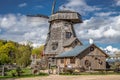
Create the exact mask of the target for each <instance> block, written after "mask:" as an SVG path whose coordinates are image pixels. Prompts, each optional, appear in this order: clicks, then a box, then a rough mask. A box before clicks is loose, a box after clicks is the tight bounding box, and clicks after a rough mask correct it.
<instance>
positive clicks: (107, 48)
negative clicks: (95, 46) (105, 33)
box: [101, 45, 120, 55]
mask: <svg viewBox="0 0 120 80" xmlns="http://www.w3.org/2000/svg"><path fill="white" fill-rule="evenodd" d="M101 49H102V50H104V51H105V52H106V53H108V54H110V55H111V54H112V55H114V54H115V53H116V52H120V49H118V48H114V47H112V46H111V45H109V46H107V47H106V48H101Z"/></svg>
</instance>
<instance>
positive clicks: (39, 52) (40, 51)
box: [32, 45, 44, 58]
mask: <svg viewBox="0 0 120 80" xmlns="http://www.w3.org/2000/svg"><path fill="white" fill-rule="evenodd" d="M43 50H44V45H41V46H40V47H37V48H34V49H33V50H32V55H36V56H37V58H41V55H42V54H43Z"/></svg>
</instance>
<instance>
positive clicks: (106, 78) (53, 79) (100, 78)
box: [7, 75, 120, 80]
mask: <svg viewBox="0 0 120 80" xmlns="http://www.w3.org/2000/svg"><path fill="white" fill-rule="evenodd" d="M7 80H120V75H78V76H63V75H50V76H42V77H32V78H19V79H7Z"/></svg>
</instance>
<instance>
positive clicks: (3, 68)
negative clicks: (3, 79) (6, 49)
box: [2, 65, 5, 76]
mask: <svg viewBox="0 0 120 80" xmlns="http://www.w3.org/2000/svg"><path fill="white" fill-rule="evenodd" d="M2 76H5V65H3V66H2Z"/></svg>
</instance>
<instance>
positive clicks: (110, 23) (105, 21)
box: [75, 16, 120, 43]
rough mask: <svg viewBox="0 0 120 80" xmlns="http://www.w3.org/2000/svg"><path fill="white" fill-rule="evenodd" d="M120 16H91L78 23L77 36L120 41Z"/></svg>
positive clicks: (105, 40) (100, 40)
mask: <svg viewBox="0 0 120 80" xmlns="http://www.w3.org/2000/svg"><path fill="white" fill-rule="evenodd" d="M119 25H120V16H115V17H110V16H109V17H107V18H106V17H105V18H104V17H91V18H90V19H86V20H84V21H83V23H82V24H80V25H76V28H75V30H76V32H77V36H78V37H79V38H82V39H89V38H93V39H95V40H98V41H99V42H104V43H105V42H120V27H119Z"/></svg>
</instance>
